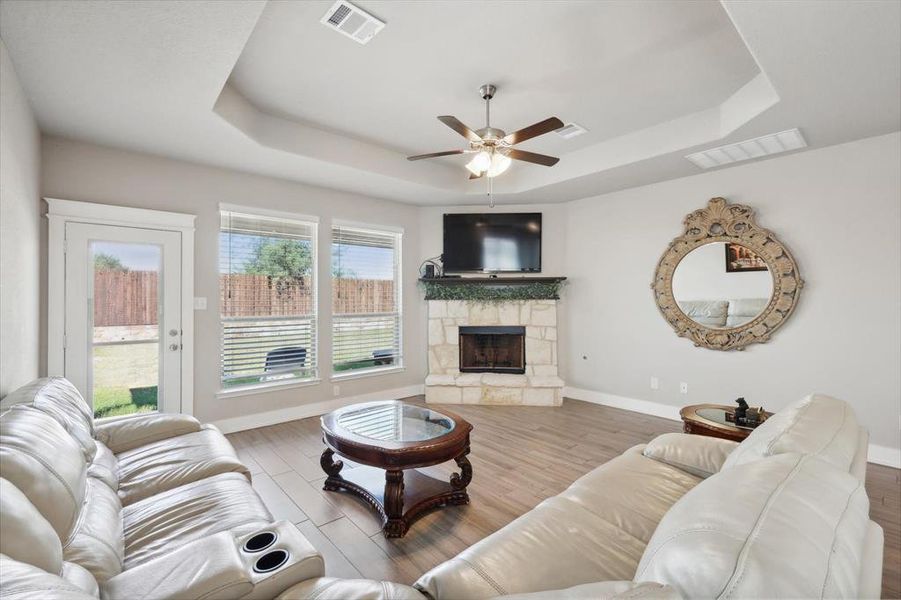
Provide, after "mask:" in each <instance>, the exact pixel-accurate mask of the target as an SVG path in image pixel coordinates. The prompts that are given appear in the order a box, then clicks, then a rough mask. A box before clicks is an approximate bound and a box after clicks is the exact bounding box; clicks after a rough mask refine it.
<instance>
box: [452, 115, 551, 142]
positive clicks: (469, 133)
mask: <svg viewBox="0 0 901 600" xmlns="http://www.w3.org/2000/svg"><path fill="white" fill-rule="evenodd" d="M438 120H439V121H441V122H442V123H444V124H445V125H447V126H448V127H450V128H451V129H453V130H454V131H456V132H457V133H459V134H460V135H462V136H463V137H465V138H466V139H467V140H469V141H470V142H481V141H482V138H480V137H479V136H478V135H476V132H475V131H473V130H472V129H470V128H469V127H467V126H466V125H464V124H463V122H462V121H460V119H458V118H457V117H453V116H451V115H442V116H440V117H438ZM560 127H563V124H562V123H561V124H560Z"/></svg>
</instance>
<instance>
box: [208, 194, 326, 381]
mask: <svg viewBox="0 0 901 600" xmlns="http://www.w3.org/2000/svg"><path fill="white" fill-rule="evenodd" d="M243 210H247V211H248V212H242V210H227V209H226V208H225V207H223V208H222V211H221V213H220V228H219V312H220V321H221V324H222V346H221V377H222V388H223V389H225V390H227V389H230V388H235V387H238V386H254V385H269V384H275V383H284V382H289V381H297V380H304V379H315V378H316V377H317V376H318V363H317V357H316V347H317V343H316V342H317V338H316V230H317V227H318V223H316V221H315V220H314V219H311V218H302V217H296V216H290V215H285V216H280V215H277V214H274V213H267V214H252V213H251V212H250V211H251V210H252V209H243ZM253 212H256V211H253Z"/></svg>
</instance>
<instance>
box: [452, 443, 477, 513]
mask: <svg viewBox="0 0 901 600" xmlns="http://www.w3.org/2000/svg"><path fill="white" fill-rule="evenodd" d="M467 454H469V447H467V448H466V450H464V451H463V453H462V454H460V455H459V456H457V457H456V458H455V459H454V462H455V463H457V466H458V467H460V472H459V473H454V474H453V475H451V478H450V484H451V487H452V488H453V489H454V491H457V492H462V493H463V494H466V486H468V485H469V482H470V481H472V465H471V464H469V459H468V458H466V455H467ZM466 503H467V504H469V494H466Z"/></svg>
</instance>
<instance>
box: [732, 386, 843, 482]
mask: <svg viewBox="0 0 901 600" xmlns="http://www.w3.org/2000/svg"><path fill="white" fill-rule="evenodd" d="M859 435H860V427H859V426H858V424H857V419H856V418H855V416H854V411H853V410H852V409H851V407H850V405H848V403H847V402H843V401H842V400H838V399H836V398H832V397H830V396H825V395H823V394H811V395H809V396H806V397H804V398H802V399H801V400H798V401H797V402H794V403H792V404H790V405H788V406H787V407H785V408H784V409H782V410H780V411H779V412H777V413H776V414H774V415H773V416H772V417H770V418H769V419H767V420H766V421H764V422H763V424H762V425H760V426H759V427H757V428H756V429H755V430H754V431H752V432H751V435H749V436H748V437H747V438H746V439H745V440H744V441H743V442H742V443H741V444H739V445H738V448H736V449H735V450H734V451H733V452H732V453H731V454H730V455H729V457H728V458H727V459H726V462H725V463H723V469H724V470H725V469H729V468H731V467H735V466H738V465H743V464H747V463H749V462H752V461H755V460H760V459H761V458H765V457H767V456H774V455H776V454H786V453H790V452H799V453H801V454H815V455H817V456H819V457H820V458H821V459H823V460H825V461H826V462H828V463H830V464H832V465H834V466H835V467H837V468H839V469H841V470H843V471H846V472H847V471H850V469H851V466H852V463H853V461H854V456H855V454H856V453H857V449H858V437H859Z"/></svg>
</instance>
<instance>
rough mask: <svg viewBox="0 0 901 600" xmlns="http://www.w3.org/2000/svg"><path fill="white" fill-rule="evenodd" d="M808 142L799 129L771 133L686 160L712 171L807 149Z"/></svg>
mask: <svg viewBox="0 0 901 600" xmlns="http://www.w3.org/2000/svg"><path fill="white" fill-rule="evenodd" d="M806 147H807V142H806V141H805V140H804V136H802V135H801V132H800V131H798V130H797V129H788V130H786V131H780V132H779V133H771V134H770V135H763V136H760V137H757V138H753V139H750V140H745V141H743V142H736V143H734V144H727V145H726V146H719V147H717V148H711V149H710V150H702V151H701V152H695V153H694V154H689V155H688V156H686V157H685V158H687V159H688V160H690V161H691V162H693V163H694V164H696V165H697V166H699V167H701V168H702V169H712V168H713V167H720V166H722V165H728V164H729V163H734V162H740V161H743V160H751V159H752V158H760V157H761V156H768V155H770V154H779V153H780V152H788V151H790V150H797V149H799V148H806Z"/></svg>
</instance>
